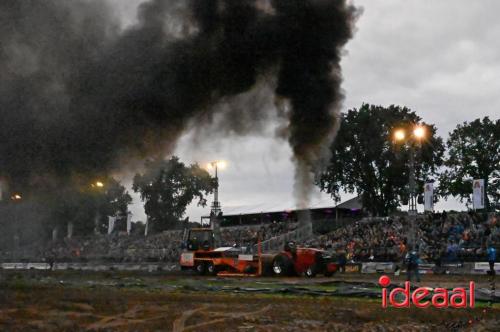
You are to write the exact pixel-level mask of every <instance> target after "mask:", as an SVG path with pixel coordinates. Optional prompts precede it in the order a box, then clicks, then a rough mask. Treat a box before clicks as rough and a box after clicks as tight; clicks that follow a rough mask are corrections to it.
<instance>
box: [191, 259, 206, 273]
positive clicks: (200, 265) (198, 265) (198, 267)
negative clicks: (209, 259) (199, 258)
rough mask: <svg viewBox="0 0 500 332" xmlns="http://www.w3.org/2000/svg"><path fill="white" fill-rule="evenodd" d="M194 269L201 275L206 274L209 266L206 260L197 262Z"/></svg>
mask: <svg viewBox="0 0 500 332" xmlns="http://www.w3.org/2000/svg"><path fill="white" fill-rule="evenodd" d="M194 269H195V271H196V273H198V274H199V275H200V276H202V275H205V273H206V272H207V267H206V265H205V263H204V262H197V263H196V265H195V266H194Z"/></svg>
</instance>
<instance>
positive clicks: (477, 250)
mask: <svg viewBox="0 0 500 332" xmlns="http://www.w3.org/2000/svg"><path fill="white" fill-rule="evenodd" d="M416 223H417V231H416V239H417V240H416V243H417V247H418V251H419V253H420V257H421V258H422V260H424V261H427V262H432V263H437V264H440V263H443V262H450V263H451V262H463V261H473V260H477V259H481V258H482V256H484V255H485V250H486V246H487V245H493V246H500V225H499V218H498V216H497V215H494V214H490V215H488V216H485V215H481V214H476V213H453V214H448V213H446V212H443V213H435V214H428V215H419V216H418V217H417V220H416ZM409 230H410V224H409V220H408V218H407V217H406V216H404V217H403V216H401V217H387V218H367V219H363V220H361V221H358V222H355V223H354V224H352V225H347V226H345V227H341V228H338V229H336V230H335V231H333V232H331V233H328V234H326V235H322V236H319V238H318V240H317V243H315V245H318V246H320V247H323V248H325V249H330V250H335V251H338V252H342V253H345V254H346V256H347V258H348V259H350V260H352V261H361V262H363V261H400V260H401V259H402V258H403V257H404V255H405V254H406V252H407V251H408V249H409V248H408V246H409V239H408V234H409Z"/></svg>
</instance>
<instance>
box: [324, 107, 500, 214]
mask: <svg viewBox="0 0 500 332" xmlns="http://www.w3.org/2000/svg"><path fill="white" fill-rule="evenodd" d="M416 124H420V125H422V126H423V127H424V128H425V130H426V134H425V136H424V137H423V139H422V140H421V142H420V144H417V145H418V146H413V147H411V146H410V144H412V143H410V144H398V142H396V141H395V139H394V133H395V131H396V130H397V129H400V128H402V129H406V132H411V130H412V127H413V126H415V125H416ZM413 144H414V143H413ZM411 148H413V149H414V150H415V163H414V164H415V179H416V184H417V185H416V188H417V190H418V193H419V194H422V193H423V187H424V183H426V182H435V183H436V184H437V190H436V191H435V192H436V197H439V198H444V199H446V198H448V197H450V196H453V197H457V198H459V199H460V201H462V202H463V201H466V202H467V203H470V201H471V194H472V180H473V179H484V180H485V191H486V194H487V195H485V196H486V197H485V205H486V208H487V209H488V210H492V209H495V208H496V209H498V208H499V199H500V120H499V119H496V120H490V119H489V117H484V118H482V119H475V120H473V121H472V122H464V123H462V124H459V125H457V126H456V128H455V129H454V130H453V131H452V132H451V133H449V137H448V138H447V140H446V142H444V141H443V139H442V138H441V137H439V136H438V134H437V130H436V127H435V125H433V124H430V123H425V122H424V121H423V119H422V118H420V117H419V116H418V115H417V114H416V113H415V112H413V111H411V110H410V109H408V108H407V107H402V106H396V105H391V106H389V107H382V106H376V105H370V104H363V105H362V106H361V107H360V108H359V109H352V110H349V111H348V112H346V113H344V114H342V122H341V127H340V130H339V132H338V134H337V137H336V139H335V141H334V142H333V144H332V146H331V149H330V150H331V159H330V164H329V166H328V167H327V168H326V170H325V171H324V172H323V173H321V174H319V176H317V179H316V184H317V185H318V186H319V188H320V189H321V190H322V191H324V192H326V193H328V194H330V195H331V196H332V198H333V199H334V200H336V201H338V200H340V195H341V193H342V192H348V193H355V194H358V195H360V196H361V199H362V201H363V206H364V207H365V209H366V210H367V211H369V212H370V213H371V214H373V215H378V216H384V215H388V214H389V213H391V212H393V211H395V210H397V209H398V208H399V207H400V206H401V205H402V203H403V202H405V201H407V199H408V195H409V188H408V179H409V172H410V169H409V159H410V153H411Z"/></svg>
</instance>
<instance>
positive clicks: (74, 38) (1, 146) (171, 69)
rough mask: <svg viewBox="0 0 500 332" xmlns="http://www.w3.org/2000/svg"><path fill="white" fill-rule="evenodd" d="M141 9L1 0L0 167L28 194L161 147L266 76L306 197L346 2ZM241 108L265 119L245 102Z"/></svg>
mask: <svg viewBox="0 0 500 332" xmlns="http://www.w3.org/2000/svg"><path fill="white" fill-rule="evenodd" d="M137 15H138V23H137V24H136V25H135V26H132V27H130V28H128V29H126V30H125V31H121V30H120V28H119V25H118V24H117V21H116V20H115V19H114V17H113V15H112V10H111V9H110V8H109V6H107V5H106V4H105V3H104V2H103V1H90V0H87V1H84V0H75V1H63V0H44V1H35V0H2V1H1V2H0V22H1V29H0V44H1V45H2V47H1V48H0V72H1V73H2V75H1V76H0V119H1V120H0V156H1V158H0V176H4V177H6V178H7V179H8V181H9V182H10V183H11V185H12V186H13V187H16V188H21V190H24V191H29V192H36V191H37V190H39V188H41V187H44V188H51V187H55V186H59V185H61V184H64V183H67V182H68V181H70V180H71V179H74V178H75V177H82V176H83V177H86V176H96V175H100V174H105V173H107V172H109V171H110V170H112V169H115V168H118V167H119V164H120V163H121V162H122V161H123V160H132V159H138V158H143V157H145V156H149V155H152V154H155V153H163V154H164V153H166V152H167V153H168V152H169V151H171V150H172V149H173V147H174V145H175V142H176V140H177V139H178V138H179V136H180V135H181V134H182V132H183V131H184V130H185V129H186V128H187V127H188V126H189V125H191V124H193V123H194V124H195V125H197V126H202V125H203V122H202V121H199V120H200V119H207V118H211V114H212V113H213V112H216V111H217V109H219V108H218V107H213V106H214V105H216V104H217V103H219V102H220V101H221V100H224V98H232V97H233V96H238V95H240V94H242V93H245V92H247V91H250V90H252V89H254V87H255V86H257V85H259V84H269V82H272V84H274V92H275V94H276V95H277V96H280V98H284V99H286V100H287V101H288V102H289V105H290V108H289V111H288V112H287V116H288V126H287V135H288V140H289V142H290V145H291V147H292V150H293V153H294V159H295V162H296V165H297V180H298V182H297V184H298V188H299V189H298V195H299V198H300V200H305V199H307V192H308V190H309V187H308V186H310V185H311V183H312V182H311V181H310V180H311V176H313V174H314V171H315V168H316V167H317V166H318V165H319V164H320V163H321V160H322V159H323V158H322V157H323V156H324V151H325V146H327V145H329V143H330V141H331V139H332V137H333V133H334V131H335V127H336V126H337V125H338V124H337V118H336V114H337V112H338V110H339V108H340V103H341V101H342V98H343V96H342V93H341V89H340V84H341V74H340V66H339V62H340V54H341V53H340V52H341V49H342V47H343V46H344V45H345V43H346V42H347V41H348V40H349V39H350V38H351V36H352V29H353V22H354V21H355V18H356V15H357V12H356V10H355V8H354V7H353V6H351V5H348V4H346V1H344V0H273V1H265V0H239V1H231V0H191V1H180V0H170V1H168V0H151V1H148V2H145V3H143V4H142V5H141V6H140V8H139V10H138V14H137ZM238 112H241V113H247V112H255V113H251V114H250V113H248V114H249V115H248V114H247V115H246V116H244V117H242V118H245V119H252V118H253V119H254V120H253V121H255V123H259V121H261V120H259V119H262V118H265V116H264V114H262V111H256V110H255V108H248V109H246V108H245V107H241V108H240V109H239V110H238ZM233 113H234V112H228V114H231V116H234V114H233ZM228 116H229V115H228ZM240 124H241V123H240ZM225 125H226V126H227V129H228V131H233V132H239V131H241V130H242V127H241V126H239V125H238V124H237V122H234V121H229V120H228V121H227V122H226V124H225ZM245 128H252V126H245Z"/></svg>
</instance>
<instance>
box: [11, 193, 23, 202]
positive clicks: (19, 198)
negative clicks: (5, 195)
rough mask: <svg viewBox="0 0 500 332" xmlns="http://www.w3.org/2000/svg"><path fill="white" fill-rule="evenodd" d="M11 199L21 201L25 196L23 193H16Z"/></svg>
mask: <svg viewBox="0 0 500 332" xmlns="http://www.w3.org/2000/svg"><path fill="white" fill-rule="evenodd" d="M10 199H11V200H13V201H20V200H21V199H23V197H22V196H21V194H14V195H12V196H11V198H10Z"/></svg>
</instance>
